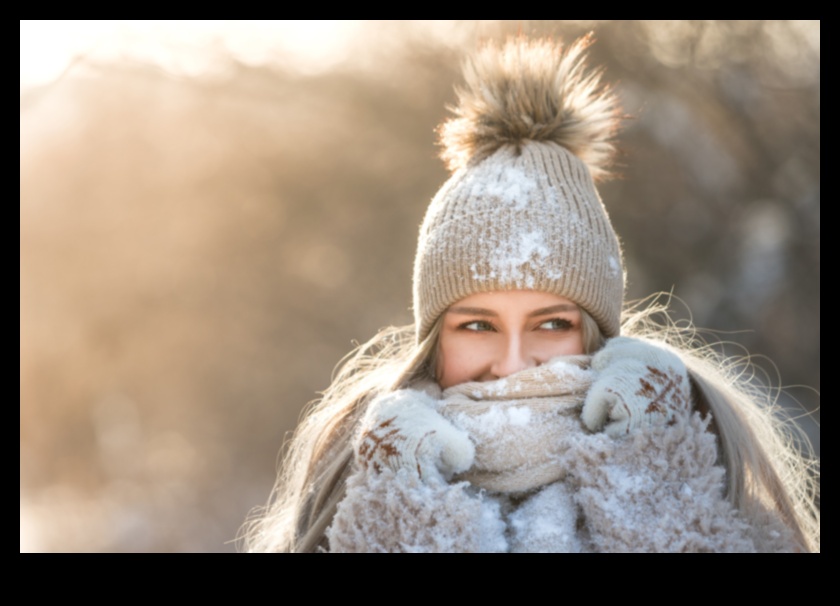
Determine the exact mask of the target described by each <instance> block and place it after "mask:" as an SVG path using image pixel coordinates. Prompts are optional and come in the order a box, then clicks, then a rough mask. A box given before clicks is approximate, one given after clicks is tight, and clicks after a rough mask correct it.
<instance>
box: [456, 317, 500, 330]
mask: <svg viewBox="0 0 840 606" xmlns="http://www.w3.org/2000/svg"><path fill="white" fill-rule="evenodd" d="M458 328H459V329H461V330H471V331H473V332H485V331H491V330H495V329H494V328H493V325H492V324H490V322H487V321H486V320H472V321H471V322H464V323H463V324H459V325H458Z"/></svg>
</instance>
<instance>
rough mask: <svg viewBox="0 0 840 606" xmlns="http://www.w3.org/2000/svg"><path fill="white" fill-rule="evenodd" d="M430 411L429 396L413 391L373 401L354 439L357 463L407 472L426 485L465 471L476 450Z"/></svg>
mask: <svg viewBox="0 0 840 606" xmlns="http://www.w3.org/2000/svg"><path fill="white" fill-rule="evenodd" d="M434 408H435V400H434V399H433V398H432V397H431V396H429V395H428V394H426V393H424V392H421V391H416V390H413V389H402V390H400V391H395V392H392V393H388V394H385V395H383V396H380V397H379V398H377V399H375V400H374V401H373V402H371V404H370V406H369V407H368V410H367V412H366V413H365V416H364V418H363V419H362V423H361V426H360V431H359V434H358V435H357V437H356V440H355V452H356V461H357V462H358V463H359V465H360V466H362V467H363V468H366V469H372V470H373V471H376V472H380V471H382V470H383V469H391V470H393V471H399V470H400V469H407V470H409V471H410V472H411V473H415V474H417V475H418V476H419V477H420V478H421V479H422V480H425V481H430V480H437V481H446V480H449V479H450V478H451V477H452V476H453V475H454V474H456V473H460V472H462V471H466V470H467V469H469V468H470V466H471V465H472V463H473V459H474V458H475V447H474V446H473V444H472V442H471V441H470V439H469V437H468V436H467V433H466V432H464V431H462V430H460V429H457V428H456V427H455V426H454V425H452V423H450V422H449V421H447V420H446V419H444V418H443V417H442V416H441V415H440V414H439V413H438V412H436V411H435V409H434Z"/></svg>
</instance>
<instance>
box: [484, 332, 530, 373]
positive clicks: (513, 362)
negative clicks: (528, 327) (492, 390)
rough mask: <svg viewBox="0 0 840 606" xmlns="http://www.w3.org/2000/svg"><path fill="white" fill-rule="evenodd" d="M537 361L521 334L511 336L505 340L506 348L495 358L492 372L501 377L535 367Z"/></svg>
mask: <svg viewBox="0 0 840 606" xmlns="http://www.w3.org/2000/svg"><path fill="white" fill-rule="evenodd" d="M536 365H537V361H536V359H535V358H534V356H532V355H531V354H530V353H529V351H528V348H527V346H526V345H525V344H524V343H523V341H522V339H521V338H520V337H519V336H511V337H509V338H507V339H506V340H505V343H504V348H503V349H502V350H500V351H499V354H498V355H497V356H496V359H495V360H494V362H493V364H492V366H491V368H490V372H491V373H492V374H493V375H494V376H495V377H497V378H499V379H501V378H504V377H506V376H508V375H512V374H513V373H515V372H519V371H520V370H525V369H527V368H533V367H534V366H536Z"/></svg>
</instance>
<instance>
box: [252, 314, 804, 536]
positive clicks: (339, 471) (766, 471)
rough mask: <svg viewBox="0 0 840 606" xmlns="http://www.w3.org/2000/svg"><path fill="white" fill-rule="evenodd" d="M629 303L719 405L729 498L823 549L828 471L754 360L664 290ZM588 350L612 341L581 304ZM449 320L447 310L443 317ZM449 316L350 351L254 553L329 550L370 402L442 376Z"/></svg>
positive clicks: (283, 476)
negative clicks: (715, 339)
mask: <svg viewBox="0 0 840 606" xmlns="http://www.w3.org/2000/svg"><path fill="white" fill-rule="evenodd" d="M644 303H645V304H638V305H636V306H633V307H631V308H628V309H627V311H626V312H625V314H624V316H623V321H622V334H624V335H627V336H638V337H644V338H648V339H655V340H658V341H662V342H665V343H667V344H668V345H670V346H671V347H674V348H676V349H678V350H679V352H680V355H681V357H682V359H683V360H684V361H685V364H686V366H687V368H688V370H689V374H690V377H691V380H692V387H693V391H694V395H695V400H696V407H697V408H698V410H700V411H701V412H710V413H711V415H712V419H713V424H714V430H715V431H716V433H717V434H718V436H719V437H720V448H719V450H720V460H721V463H722V464H723V465H724V467H725V468H726V474H727V497H728V499H729V501H730V502H731V503H732V505H733V506H734V507H736V508H738V509H739V510H740V511H742V512H743V514H744V515H745V516H747V517H748V519H753V520H760V519H762V517H761V516H766V515H768V513H767V512H768V511H770V512H775V513H776V514H777V515H779V516H780V517H781V518H782V520H784V522H785V523H786V524H787V525H788V526H789V527H790V528H791V530H792V531H793V532H794V534H795V535H796V537H797V539H798V542H799V545H800V548H801V549H802V550H803V551H819V540H820V537H819V525H820V522H819V510H818V508H817V505H816V502H817V499H818V496H819V495H818V493H819V488H818V470H817V469H816V466H815V465H814V464H813V462H812V458H811V457H810V456H808V455H810V454H812V453H810V451H806V452H805V455H803V454H802V453H801V452H800V450H799V449H797V448H796V445H795V444H808V441H807V439H805V440H800V441H799V442H796V438H800V437H801V436H800V435H799V434H798V433H797V427H798V426H797V425H796V424H795V423H793V422H792V421H790V420H789V419H788V420H785V419H782V418H781V417H779V416H778V413H779V409H778V406H777V405H776V399H775V398H773V397H772V396H771V395H770V392H769V391H768V390H767V389H763V388H760V387H758V386H756V385H754V384H752V383H751V382H750V381H748V380H747V379H746V378H745V377H746V375H745V374H744V368H746V367H748V365H746V364H737V363H736V361H733V360H732V359H729V358H725V357H723V356H722V355H721V354H720V353H719V352H717V350H715V349H714V348H713V347H711V346H709V345H707V344H705V343H702V342H700V341H699V340H698V337H697V334H696V331H694V330H693V329H692V328H691V326H690V325H686V326H678V325H677V324H676V323H674V322H672V321H671V320H670V317H669V316H668V314H667V304H666V305H662V304H660V303H659V302H658V301H657V300H656V298H655V297H654V298H651V299H648V300H646V301H645V302H644ZM581 317H582V326H581V328H582V331H583V341H584V350H585V352H586V353H594V352H595V351H597V350H598V349H600V348H601V347H602V346H603V344H604V342H605V340H604V337H603V335H602V333H601V331H600V329H599V328H598V325H597V323H596V322H595V320H594V319H593V318H592V317H591V316H590V315H589V314H588V313H586V312H585V311H584V310H581ZM441 318H442V316H441ZM441 318H438V320H437V322H435V324H434V325H433V327H432V329H431V331H430V333H429V335H428V336H427V337H426V338H425V339H424V340H423V341H422V342H420V343H416V342H415V336H414V335H415V332H414V326H411V325H409V326H404V327H396V328H395V327H391V328H387V329H385V330H383V331H381V332H380V333H379V334H377V335H376V336H375V337H374V338H373V339H371V340H370V341H368V342H367V343H365V344H364V345H361V346H360V347H358V348H357V349H356V350H355V351H353V352H351V353H350V354H348V356H347V357H346V358H345V359H344V361H343V363H342V364H341V365H340V367H339V370H338V373H337V374H336V375H335V378H334V380H333V382H332V385H331V386H330V387H329V389H328V390H327V391H325V392H324V394H323V397H322V398H321V399H320V400H318V401H316V402H314V403H311V404H310V406H309V408H308V410H307V411H306V413H305V416H304V417H303V420H302V421H301V423H300V425H299V426H298V428H297V429H296V430H295V433H294V435H293V437H292V439H291V440H290V441H289V442H288V443H287V444H286V447H285V455H284V457H283V464H282V467H281V470H280V473H279V475H278V478H277V483H276V485H275V487H274V490H273V493H272V497H271V500H270V502H269V504H268V506H267V507H266V508H264V509H263V510H261V511H259V512H257V513H256V514H255V515H254V516H253V517H252V518H251V520H250V521H249V522H248V523H247V524H246V525H245V527H244V529H243V530H244V532H243V533H242V536H241V538H242V539H243V543H244V548H245V549H246V550H248V551H284V552H313V551H319V550H326V549H328V547H329V546H328V545H327V544H326V536H325V533H326V530H327V528H328V527H329V525H330V523H331V521H332V518H333V516H334V515H335V510H336V507H337V506H338V503H339V502H340V501H341V500H342V498H343V497H344V492H345V482H346V480H347V477H348V475H349V473H350V471H351V469H352V464H351V463H352V460H353V450H352V444H351V441H352V437H353V433H354V429H355V427H356V424H357V423H358V421H359V419H360V417H361V416H362V414H363V413H364V410H365V407H366V405H367V404H368V403H369V402H370V401H371V400H372V399H374V398H375V397H376V396H377V395H379V394H381V393H386V392H389V391H393V390H396V389H402V388H405V387H410V386H411V385H413V384H415V383H417V382H419V381H423V380H429V379H434V374H435V360H436V355H437V343H438V337H439V334H440V329H441V323H442V322H441Z"/></svg>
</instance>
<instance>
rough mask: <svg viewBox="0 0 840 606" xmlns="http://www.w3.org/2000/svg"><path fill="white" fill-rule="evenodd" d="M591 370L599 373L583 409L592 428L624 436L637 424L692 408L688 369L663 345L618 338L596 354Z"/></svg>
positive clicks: (667, 419)
mask: <svg viewBox="0 0 840 606" xmlns="http://www.w3.org/2000/svg"><path fill="white" fill-rule="evenodd" d="M592 369H593V370H595V371H596V372H597V373H598V375H597V378H596V379H595V381H594V382H593V384H592V387H591V388H590V390H589V393H588V394H587V396H586V400H585V401H584V404H583V411H582V413H581V418H582V420H583V422H584V424H585V425H586V426H587V427H588V428H589V429H591V430H592V431H598V430H601V429H603V430H604V431H605V432H606V433H607V435H609V436H611V437H618V436H623V435H625V434H627V433H630V431H631V430H633V429H635V428H637V427H652V426H658V425H665V424H668V423H671V422H673V420H674V416H675V415H676V414H677V413H680V412H689V411H690V410H691V396H690V392H691V389H690V387H689V380H688V371H687V370H686V368H685V365H684V364H683V362H682V360H680V358H679V356H677V354H675V353H673V352H672V351H671V350H669V349H667V348H666V347H665V346H664V345H658V344H654V343H652V342H650V341H643V340H641V339H635V338H630V337H615V338H613V339H610V340H609V341H607V344H606V345H605V346H604V348H603V349H601V351H599V352H598V353H596V354H595V355H594V356H593V357H592ZM605 424H606V425H605Z"/></svg>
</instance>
